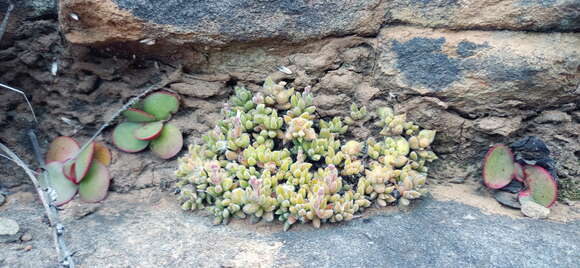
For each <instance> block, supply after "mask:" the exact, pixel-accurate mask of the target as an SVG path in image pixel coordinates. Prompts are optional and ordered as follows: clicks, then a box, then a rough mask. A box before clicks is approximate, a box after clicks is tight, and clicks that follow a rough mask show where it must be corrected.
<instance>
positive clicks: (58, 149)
mask: <svg viewBox="0 0 580 268" xmlns="http://www.w3.org/2000/svg"><path fill="white" fill-rule="evenodd" d="M79 149H80V147H79V144H78V143H77V141H75V140H74V139H73V138H71V137H64V136H61V137H57V138H56V139H54V140H53V141H52V142H51V143H50V145H49V146H48V152H46V163H50V162H54V161H58V162H62V161H65V160H67V159H69V158H71V157H73V156H74V155H75V154H76V153H77V152H78V151H79Z"/></svg>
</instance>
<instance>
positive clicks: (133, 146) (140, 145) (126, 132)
mask: <svg viewBox="0 0 580 268" xmlns="http://www.w3.org/2000/svg"><path fill="white" fill-rule="evenodd" d="M142 126H143V124H142V123H134V122H123V123H121V124H119V125H117V127H115V130H113V143H114V144H115V146H116V147H117V148H119V149H120V150H121V151H124V152H127V153H136V152H140V151H143V149H145V148H147V145H149V141H142V140H139V139H137V138H135V136H134V135H133V132H134V131H135V130H136V129H138V128H140V127H142Z"/></svg>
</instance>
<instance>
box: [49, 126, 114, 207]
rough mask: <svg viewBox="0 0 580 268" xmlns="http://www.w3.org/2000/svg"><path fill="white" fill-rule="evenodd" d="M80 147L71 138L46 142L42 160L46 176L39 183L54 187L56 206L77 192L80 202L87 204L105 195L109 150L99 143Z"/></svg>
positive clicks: (108, 181) (58, 138) (70, 198)
mask: <svg viewBox="0 0 580 268" xmlns="http://www.w3.org/2000/svg"><path fill="white" fill-rule="evenodd" d="M80 150H81V147H80V146H79V144H78V143H77V141H76V140H74V139H73V138H71V137H57V138H56V139H54V140H53V141H52V142H51V144H50V145H49V148H48V152H47V153H46V159H45V161H46V171H47V173H48V176H41V179H40V180H39V183H40V184H41V186H42V187H50V188H51V189H52V190H54V194H55V198H56V201H55V205H57V206H61V205H64V204H66V203H68V202H69V201H70V200H72V199H73V198H74V197H75V196H76V194H77V192H78V193H79V196H80V199H81V201H83V202H90V203H94V202H99V201H101V200H103V199H105V197H106V196H107V191H108V189H109V183H110V181H111V177H110V176H109V170H108V169H107V166H108V165H109V164H110V163H111V152H110V151H109V149H108V148H107V147H106V146H105V145H104V144H102V143H100V142H91V143H90V144H89V145H88V146H87V147H86V148H85V149H83V151H82V152H79V151H80Z"/></svg>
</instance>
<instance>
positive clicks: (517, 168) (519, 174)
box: [514, 162, 526, 182]
mask: <svg viewBox="0 0 580 268" xmlns="http://www.w3.org/2000/svg"><path fill="white" fill-rule="evenodd" d="M525 178H526V176H525V175H524V169H523V168H522V165H521V164H520V163H517V162H516V163H514V179H516V180H517V181H519V182H524V180H525Z"/></svg>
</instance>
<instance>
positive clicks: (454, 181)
mask: <svg viewBox="0 0 580 268" xmlns="http://www.w3.org/2000/svg"><path fill="white" fill-rule="evenodd" d="M449 182H450V183H455V184H461V183H464V182H465V178H461V177H457V178H453V179H451V180H449Z"/></svg>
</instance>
